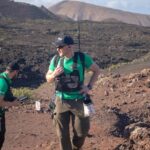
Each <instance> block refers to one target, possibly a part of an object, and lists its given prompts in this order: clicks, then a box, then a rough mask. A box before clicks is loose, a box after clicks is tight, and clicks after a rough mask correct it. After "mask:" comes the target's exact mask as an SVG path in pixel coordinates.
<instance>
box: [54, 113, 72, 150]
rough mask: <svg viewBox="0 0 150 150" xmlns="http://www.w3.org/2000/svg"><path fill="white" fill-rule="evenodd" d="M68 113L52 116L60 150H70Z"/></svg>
mask: <svg viewBox="0 0 150 150" xmlns="http://www.w3.org/2000/svg"><path fill="white" fill-rule="evenodd" d="M69 122H70V112H69V111H67V112H63V113H57V114H56V115H54V123H55V127H56V131H57V135H58V138H59V141H60V149H61V150H72V147H71V141H70V133H69Z"/></svg>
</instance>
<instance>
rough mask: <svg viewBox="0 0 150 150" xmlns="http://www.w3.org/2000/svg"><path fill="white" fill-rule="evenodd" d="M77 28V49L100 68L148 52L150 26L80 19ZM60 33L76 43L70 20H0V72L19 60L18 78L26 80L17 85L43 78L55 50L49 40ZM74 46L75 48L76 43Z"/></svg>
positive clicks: (73, 25)
mask: <svg viewBox="0 0 150 150" xmlns="http://www.w3.org/2000/svg"><path fill="white" fill-rule="evenodd" d="M80 29H81V32H80V37H81V38H80V42H81V45H80V48H81V49H80V50H81V51H83V52H86V53H88V54H90V55H91V56H92V58H93V59H94V60H95V62H96V63H97V64H98V65H99V66H100V67H101V68H107V67H110V66H111V65H114V66H116V64H119V63H129V62H131V61H133V60H135V59H139V58H142V57H144V56H145V55H147V54H148V53H149V52H150V42H149V41H150V27H142V26H137V25H129V24H125V23H120V22H117V23H114V22H111V23H108V22H91V21H82V22H81V23H80ZM63 33H64V34H70V35H72V36H73V38H74V40H75V43H78V41H77V37H78V23H77V22H74V21H62V20H61V21H60V20H58V21H57V20H26V21H24V20H23V21H20V20H14V19H5V18H4V19H0V35H1V36H0V71H2V70H3V69H4V68H5V66H6V64H8V63H9V62H10V61H12V60H19V62H20V64H21V68H22V72H21V74H20V78H22V79H23V80H24V79H25V81H26V82H20V83H21V84H26V85H29V86H30V85H32V86H33V85H34V84H36V85H37V83H41V82H43V81H45V80H44V79H45V73H46V72H47V69H48V66H49V62H50V59H51V58H52V56H53V55H55V54H56V53H57V51H56V48H55V47H54V46H53V45H52V42H54V40H55V39H56V38H57V37H58V36H60V35H62V34H63ZM74 47H75V50H78V45H77V44H75V45H74ZM139 64H141V63H137V65H138V66H139ZM31 82H33V84H31Z"/></svg>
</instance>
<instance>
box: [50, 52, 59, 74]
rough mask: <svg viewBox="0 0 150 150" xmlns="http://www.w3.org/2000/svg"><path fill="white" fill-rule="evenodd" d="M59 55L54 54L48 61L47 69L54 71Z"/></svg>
mask: <svg viewBox="0 0 150 150" xmlns="http://www.w3.org/2000/svg"><path fill="white" fill-rule="evenodd" d="M59 58H60V57H59V55H54V56H53V57H52V59H51V61H50V65H49V70H51V71H54V69H55V68H56V66H57V64H58V61H59Z"/></svg>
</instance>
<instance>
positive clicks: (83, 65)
mask: <svg viewBox="0 0 150 150" xmlns="http://www.w3.org/2000/svg"><path fill="white" fill-rule="evenodd" d="M78 56H79V57H80V61H81V63H82V68H83V75H84V71H85V57H84V53H82V52H75V54H74V67H76V65H77V61H78Z"/></svg>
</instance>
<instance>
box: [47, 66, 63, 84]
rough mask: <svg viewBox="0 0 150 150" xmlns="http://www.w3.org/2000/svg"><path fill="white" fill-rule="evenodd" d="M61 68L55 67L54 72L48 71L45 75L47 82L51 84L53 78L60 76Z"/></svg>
mask: <svg viewBox="0 0 150 150" xmlns="http://www.w3.org/2000/svg"><path fill="white" fill-rule="evenodd" d="M63 71H64V70H63V68H62V67H61V66H59V67H57V68H56V69H55V70H54V71H51V70H48V72H47V73H46V80H47V82H49V83H51V82H53V81H54V79H55V77H56V76H58V75H60V74H61V73H62V72H63Z"/></svg>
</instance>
